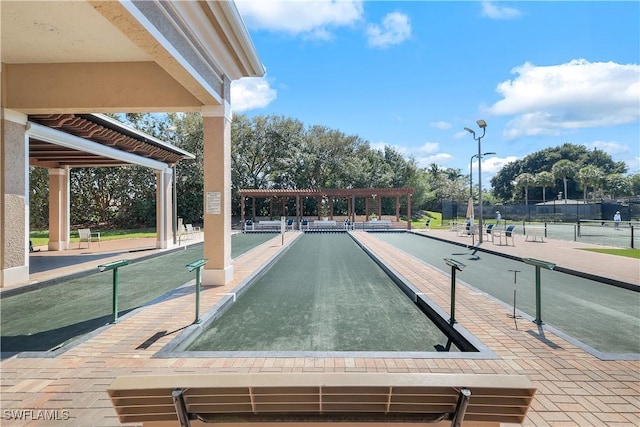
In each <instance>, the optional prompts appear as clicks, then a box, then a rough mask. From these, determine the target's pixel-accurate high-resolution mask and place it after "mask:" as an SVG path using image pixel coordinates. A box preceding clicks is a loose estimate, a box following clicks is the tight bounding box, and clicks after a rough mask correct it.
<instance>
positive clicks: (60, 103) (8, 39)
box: [0, 0, 264, 114]
mask: <svg viewBox="0 0 640 427" xmlns="http://www.w3.org/2000/svg"><path fill="white" fill-rule="evenodd" d="M0 18H1V22H0V29H1V34H0V39H1V49H0V55H1V57H0V61H1V62H2V77H3V78H2V107H4V108H7V109H11V110H15V111H18V112H21V113H23V114H50V113H63V112H64V113H92V112H95V111H99V112H105V113H106V112H154V111H157V112H168V111H201V109H202V108H203V107H206V106H212V105H221V104H223V103H224V102H225V101H227V102H228V100H229V90H230V82H231V81H233V80H236V79H239V78H241V77H251V76H262V75H264V67H263V66H262V64H261V62H260V60H259V58H258V56H257V53H256V50H255V48H254V46H253V43H252V41H251V39H250V37H249V34H248V32H247V30H246V27H245V25H244V23H243V21H242V19H241V17H240V15H239V14H238V11H237V9H236V7H235V4H234V3H233V2H232V1H159V0H143V1H140V0H134V1H112V0H107V1H92V0H78V1H63V0H52V1H14V0H3V1H1V2H0Z"/></svg>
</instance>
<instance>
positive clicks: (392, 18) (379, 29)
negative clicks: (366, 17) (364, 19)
mask: <svg viewBox="0 0 640 427" xmlns="http://www.w3.org/2000/svg"><path fill="white" fill-rule="evenodd" d="M410 36H411V23H410V22H409V17H408V16H407V15H405V14H403V13H400V12H393V13H389V14H388V15H386V16H385V17H384V19H383V20H382V26H380V25H377V24H369V25H367V39H368V43H369V46H373V47H379V48H381V49H385V48H387V47H389V46H392V45H396V44H400V43H402V42H403V41H405V40H407V39H408V38H409V37H410Z"/></svg>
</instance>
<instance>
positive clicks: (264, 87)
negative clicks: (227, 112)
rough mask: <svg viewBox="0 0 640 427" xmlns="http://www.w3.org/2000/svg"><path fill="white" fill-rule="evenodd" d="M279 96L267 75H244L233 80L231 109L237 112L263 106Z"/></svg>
mask: <svg viewBox="0 0 640 427" xmlns="http://www.w3.org/2000/svg"><path fill="white" fill-rule="evenodd" d="M276 97H277V92H276V90H275V89H273V88H271V87H270V86H269V82H268V81H267V79H266V78H265V77H244V78H242V79H239V80H235V81H233V82H231V109H232V110H233V111H236V112H241V111H246V110H252V109H254V108H263V107H266V106H267V105H269V104H270V103H271V102H272V101H273V100H275V99H276Z"/></svg>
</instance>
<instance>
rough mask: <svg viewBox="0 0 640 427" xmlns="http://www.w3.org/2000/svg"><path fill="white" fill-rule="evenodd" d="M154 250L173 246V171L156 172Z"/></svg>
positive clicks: (168, 169) (169, 169)
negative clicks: (155, 238)
mask: <svg viewBox="0 0 640 427" xmlns="http://www.w3.org/2000/svg"><path fill="white" fill-rule="evenodd" d="M156 237H157V240H156V248H158V249H166V248H168V247H170V246H173V169H171V168H167V169H164V170H159V171H156Z"/></svg>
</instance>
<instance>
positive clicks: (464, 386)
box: [108, 372, 536, 427]
mask: <svg viewBox="0 0 640 427" xmlns="http://www.w3.org/2000/svg"><path fill="white" fill-rule="evenodd" d="M535 391H536V389H535V388H534V387H533V385H532V384H531V382H530V381H529V379H528V378H527V377H525V376H520V375H498V374H486V375H485V374H429V373H333V372H332V373H260V374H247V373H221V374H203V375H200V374H189V375H142V376H120V377H117V378H116V379H115V380H114V381H113V383H112V384H111V385H110V386H109V388H108V393H109V396H110V398H111V402H112V404H113V406H114V408H115V410H116V412H117V414H118V417H119V419H120V422H121V423H143V426H144V427H159V426H180V427H184V426H190V427H195V426H202V427H204V426H205V425H206V423H212V422H213V423H218V424H220V423H223V425H232V423H238V424H235V425H241V424H246V423H252V424H254V425H266V424H265V423H277V424H278V425H282V424H288V425H309V423H324V424H325V425H326V424H327V423H335V424H340V425H342V426H344V425H355V423H363V422H370V423H381V422H383V423H385V424H384V425H401V424H406V423H427V422H429V423H432V424H429V426H477V427H482V426H499V425H500V423H515V424H521V423H522V422H523V421H524V420H525V416H526V413H527V410H528V409H529V407H530V405H531V403H532V401H533V396H534V394H535ZM271 425H275V424H271ZM360 425H362V424H360ZM380 425H383V424H380Z"/></svg>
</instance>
